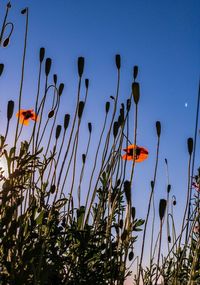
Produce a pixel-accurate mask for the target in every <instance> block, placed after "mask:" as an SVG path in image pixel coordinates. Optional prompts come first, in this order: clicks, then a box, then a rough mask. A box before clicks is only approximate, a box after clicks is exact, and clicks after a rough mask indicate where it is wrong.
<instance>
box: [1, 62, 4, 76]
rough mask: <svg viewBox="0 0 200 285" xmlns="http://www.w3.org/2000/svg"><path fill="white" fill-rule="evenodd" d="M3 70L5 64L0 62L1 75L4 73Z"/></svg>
mask: <svg viewBox="0 0 200 285" xmlns="http://www.w3.org/2000/svg"><path fill="white" fill-rule="evenodd" d="M3 70H4V64H3V63H0V76H1V74H2V73H3Z"/></svg>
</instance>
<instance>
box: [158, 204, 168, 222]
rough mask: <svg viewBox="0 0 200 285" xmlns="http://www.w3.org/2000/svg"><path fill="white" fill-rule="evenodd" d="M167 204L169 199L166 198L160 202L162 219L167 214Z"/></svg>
mask: <svg viewBox="0 0 200 285" xmlns="http://www.w3.org/2000/svg"><path fill="white" fill-rule="evenodd" d="M166 206H167V201H166V200H165V199H160V204H159V216H160V220H162V219H163V217H164V215H165V210H166Z"/></svg>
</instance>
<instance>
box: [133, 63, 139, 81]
mask: <svg viewBox="0 0 200 285" xmlns="http://www.w3.org/2000/svg"><path fill="white" fill-rule="evenodd" d="M137 75H138V66H137V65H135V66H134V67H133V79H134V81H135V79H136V78H137Z"/></svg>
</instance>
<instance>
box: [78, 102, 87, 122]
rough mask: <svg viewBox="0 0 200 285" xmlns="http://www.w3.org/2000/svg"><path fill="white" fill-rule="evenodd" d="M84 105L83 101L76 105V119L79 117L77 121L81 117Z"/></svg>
mask: <svg viewBox="0 0 200 285" xmlns="http://www.w3.org/2000/svg"><path fill="white" fill-rule="evenodd" d="M84 104H85V103H84V102H83V101H80V102H79V105H78V117H79V119H80V118H81V117H82V114H83V109H84Z"/></svg>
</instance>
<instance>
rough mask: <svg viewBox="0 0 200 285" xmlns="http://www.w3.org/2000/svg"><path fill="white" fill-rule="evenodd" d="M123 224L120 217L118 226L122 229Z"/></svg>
mask: <svg viewBox="0 0 200 285" xmlns="http://www.w3.org/2000/svg"><path fill="white" fill-rule="evenodd" d="M123 225H124V222H123V220H122V219H120V221H119V227H120V229H122V228H123Z"/></svg>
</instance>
